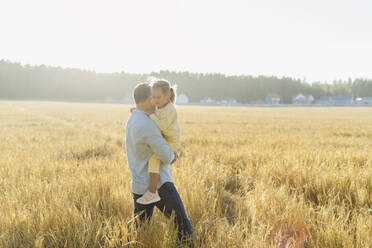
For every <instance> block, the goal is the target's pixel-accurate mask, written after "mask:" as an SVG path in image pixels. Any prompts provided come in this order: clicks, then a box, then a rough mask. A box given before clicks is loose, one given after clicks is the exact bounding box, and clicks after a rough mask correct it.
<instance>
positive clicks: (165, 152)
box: [143, 124, 175, 164]
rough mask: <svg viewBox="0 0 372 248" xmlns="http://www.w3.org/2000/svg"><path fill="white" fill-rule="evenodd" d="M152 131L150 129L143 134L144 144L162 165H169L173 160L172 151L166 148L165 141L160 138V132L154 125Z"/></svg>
mask: <svg viewBox="0 0 372 248" xmlns="http://www.w3.org/2000/svg"><path fill="white" fill-rule="evenodd" d="M153 128H154V130H151V129H150V127H149V128H147V130H146V132H144V136H143V138H144V142H145V143H146V144H148V145H149V146H150V147H151V150H152V151H153V152H155V154H156V156H157V157H158V158H159V160H160V161H161V162H162V163H164V164H171V163H172V162H173V160H174V159H175V154H174V152H173V150H172V149H171V148H170V147H169V146H168V143H167V141H166V140H165V139H164V138H163V136H161V133H160V131H159V130H158V129H157V128H156V126H155V124H154V127H153Z"/></svg>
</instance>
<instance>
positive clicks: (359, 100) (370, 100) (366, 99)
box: [355, 97, 372, 105]
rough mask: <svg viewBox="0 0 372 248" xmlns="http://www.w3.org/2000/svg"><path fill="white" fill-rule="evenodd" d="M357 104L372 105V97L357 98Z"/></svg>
mask: <svg viewBox="0 0 372 248" xmlns="http://www.w3.org/2000/svg"><path fill="white" fill-rule="evenodd" d="M355 103H356V104H361V105H362V104H363V105H364V104H365V105H372V97H357V98H356V99H355Z"/></svg>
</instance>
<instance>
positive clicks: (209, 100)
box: [200, 97, 216, 104]
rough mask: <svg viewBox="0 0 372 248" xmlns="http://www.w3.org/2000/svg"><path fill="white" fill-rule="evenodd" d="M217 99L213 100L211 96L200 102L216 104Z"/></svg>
mask: <svg viewBox="0 0 372 248" xmlns="http://www.w3.org/2000/svg"><path fill="white" fill-rule="evenodd" d="M215 103H216V100H213V99H212V98H210V97H206V98H203V99H201V100H200V104H215Z"/></svg>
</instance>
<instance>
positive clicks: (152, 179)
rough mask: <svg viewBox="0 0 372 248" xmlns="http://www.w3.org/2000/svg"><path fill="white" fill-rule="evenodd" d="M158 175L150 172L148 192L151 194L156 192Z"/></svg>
mask: <svg viewBox="0 0 372 248" xmlns="http://www.w3.org/2000/svg"><path fill="white" fill-rule="evenodd" d="M158 180H159V173H154V172H150V187H149V191H150V192H151V193H155V192H156V186H157V185H158Z"/></svg>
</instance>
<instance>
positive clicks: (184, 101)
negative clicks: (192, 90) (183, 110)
mask: <svg viewBox="0 0 372 248" xmlns="http://www.w3.org/2000/svg"><path fill="white" fill-rule="evenodd" d="M188 103H189V98H188V97H187V96H186V95H185V94H179V95H178V96H177V98H176V104H188Z"/></svg>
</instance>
